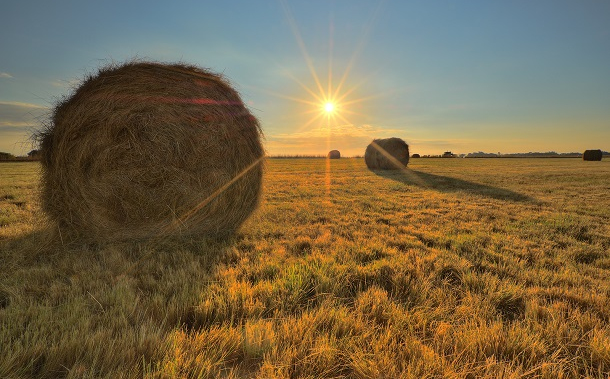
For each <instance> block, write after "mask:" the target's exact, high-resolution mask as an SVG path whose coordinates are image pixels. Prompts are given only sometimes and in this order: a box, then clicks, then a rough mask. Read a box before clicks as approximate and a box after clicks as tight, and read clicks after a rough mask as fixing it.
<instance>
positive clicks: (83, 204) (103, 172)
mask: <svg viewBox="0 0 610 379" xmlns="http://www.w3.org/2000/svg"><path fill="white" fill-rule="evenodd" d="M38 137H39V139H40V143H41V150H42V166H43V174H42V207H43V209H44V211H46V213H47V214H48V215H49V217H50V219H51V220H52V221H54V222H55V223H57V226H58V227H59V230H60V231H61V232H62V234H63V235H64V236H65V235H66V234H69V235H76V236H78V237H80V238H93V239H95V240H98V241H106V240H124V239H133V238H148V237H156V236H161V237H162V236H170V235H189V236H193V235H219V234H222V235H226V234H231V233H232V232H234V231H235V230H237V229H238V228H239V226H240V225H241V224H242V223H243V222H244V221H245V220H246V218H247V217H248V216H249V215H250V214H251V212H252V211H253V210H254V209H255V208H256V207H257V205H258V202H259V197H260V192H261V182H262V173H263V165H262V159H263V156H264V149H263V147H262V144H261V138H262V132H261V129H260V125H259V123H258V121H257V119H256V118H255V117H254V116H253V115H252V114H251V113H250V112H249V111H248V109H247V108H246V107H245V106H244V104H243V102H242V100H241V98H240V96H239V94H238V93H237V92H236V91H235V90H234V89H233V88H232V87H231V85H230V84H229V83H228V82H227V81H226V80H225V79H224V78H223V77H222V76H220V75H217V74H215V73H212V72H210V71H208V70H206V69H202V68H199V67H195V66H190V65H186V64H181V63H180V64H162V63H156V62H128V63H125V64H121V65H112V66H108V67H105V68H102V69H101V70H99V72H98V73H97V74H96V75H91V76H89V77H88V78H87V79H85V81H84V82H83V83H82V85H80V87H78V88H77V89H76V90H75V91H74V92H73V94H72V95H71V96H69V97H66V98H65V99H63V100H62V101H60V102H59V103H58V104H57V106H56V107H55V109H54V113H53V115H52V119H51V121H50V123H49V125H47V126H46V128H45V129H44V130H43V131H41V132H40V134H39V136H38Z"/></svg>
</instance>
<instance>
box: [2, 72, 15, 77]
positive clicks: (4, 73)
mask: <svg viewBox="0 0 610 379" xmlns="http://www.w3.org/2000/svg"><path fill="white" fill-rule="evenodd" d="M12 77H13V75H11V74H9V73H8V72H0V78H7V79H10V78H12Z"/></svg>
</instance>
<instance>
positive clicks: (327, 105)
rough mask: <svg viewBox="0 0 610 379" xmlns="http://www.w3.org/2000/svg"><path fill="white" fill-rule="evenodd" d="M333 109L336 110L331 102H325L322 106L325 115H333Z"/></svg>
mask: <svg viewBox="0 0 610 379" xmlns="http://www.w3.org/2000/svg"><path fill="white" fill-rule="evenodd" d="M335 108H336V106H335V104H334V103H332V102H326V103H325V104H324V110H325V111H326V113H329V114H330V113H333V112H334V111H335Z"/></svg>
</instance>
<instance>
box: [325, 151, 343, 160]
mask: <svg viewBox="0 0 610 379" xmlns="http://www.w3.org/2000/svg"><path fill="white" fill-rule="evenodd" d="M327 157H328V159H339V158H341V152H339V150H331V151H329V152H328V156H327Z"/></svg>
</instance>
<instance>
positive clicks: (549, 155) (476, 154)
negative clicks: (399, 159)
mask: <svg viewBox="0 0 610 379" xmlns="http://www.w3.org/2000/svg"><path fill="white" fill-rule="evenodd" d="M582 154H583V153H557V152H555V151H547V152H545V153H541V152H529V153H510V154H502V153H485V152H482V151H477V152H473V153H468V154H452V153H451V152H450V151H446V152H445V153H443V154H437V155H434V154H428V155H420V154H413V155H412V156H411V157H412V158H582ZM602 154H603V156H605V157H610V152H607V151H603V152H602Z"/></svg>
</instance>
